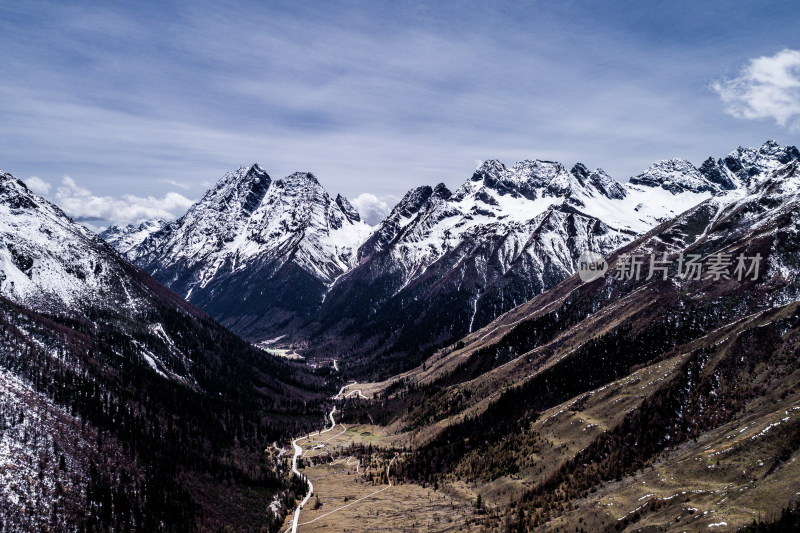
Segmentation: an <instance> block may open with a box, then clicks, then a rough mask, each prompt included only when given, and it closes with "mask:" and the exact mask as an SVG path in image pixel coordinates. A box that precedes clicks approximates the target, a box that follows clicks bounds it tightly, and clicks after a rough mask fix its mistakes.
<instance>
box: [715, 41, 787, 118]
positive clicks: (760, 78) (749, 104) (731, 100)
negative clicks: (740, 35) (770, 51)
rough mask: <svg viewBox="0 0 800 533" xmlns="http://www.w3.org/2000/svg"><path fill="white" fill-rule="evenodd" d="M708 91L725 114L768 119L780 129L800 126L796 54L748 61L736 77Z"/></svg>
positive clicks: (778, 54) (717, 84)
mask: <svg viewBox="0 0 800 533" xmlns="http://www.w3.org/2000/svg"><path fill="white" fill-rule="evenodd" d="M711 87H712V88H713V89H714V90H715V91H716V92H717V93H718V94H719V95H720V97H721V98H722V101H723V102H725V105H726V109H725V111H726V112H728V113H729V114H731V115H733V116H735V117H738V118H746V119H763V118H772V119H774V120H775V122H777V123H778V124H779V125H781V126H789V127H790V128H793V129H794V128H797V127H798V126H800V50H790V49H788V48H786V49H784V50H781V51H780V52H778V53H777V54H775V55H774V56H769V57H767V56H762V57H757V58H754V59H751V60H750V62H749V63H748V65H747V66H745V67H744V68H743V69H742V72H741V73H740V74H739V76H737V77H735V78H732V79H728V80H722V81H715V82H714V83H712V84H711Z"/></svg>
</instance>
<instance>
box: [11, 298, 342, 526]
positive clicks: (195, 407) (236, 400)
mask: <svg viewBox="0 0 800 533" xmlns="http://www.w3.org/2000/svg"><path fill="white" fill-rule="evenodd" d="M165 307H168V306H165ZM89 316H90V319H84V318H81V317H74V316H72V317H67V316H43V315H41V314H38V313H33V312H30V311H28V310H26V309H24V308H21V307H19V306H17V305H15V304H13V303H11V302H9V301H8V300H5V299H3V298H2V297H0V367H2V368H5V369H7V370H8V371H10V372H11V373H12V374H14V375H16V376H19V377H20V378H21V379H23V380H24V381H25V382H27V383H30V384H31V386H32V387H33V388H34V389H35V390H37V391H39V392H40V393H42V394H43V395H45V396H46V397H48V398H51V399H52V400H53V401H54V402H55V403H56V404H57V405H60V406H63V407H64V408H65V409H66V410H67V411H68V412H69V413H71V414H72V416H74V417H76V418H77V419H79V420H81V421H82V422H83V423H84V424H85V425H86V431H87V435H92V434H95V433H96V435H97V436H96V437H92V438H96V439H97V441H98V442H96V443H95V447H96V448H97V449H98V450H104V449H105V447H104V444H103V441H109V442H111V441H113V442H114V443H116V450H117V453H119V454H120V457H118V459H117V460H115V461H114V462H108V461H102V460H101V459H99V458H97V457H95V458H87V459H86V460H85V464H83V465H78V466H79V467H80V468H82V469H83V470H84V471H86V472H88V473H89V479H88V483H87V489H86V493H85V494H84V497H85V502H86V508H85V509H84V510H83V511H82V513H81V514H82V516H81V517H80V520H79V522H80V523H81V527H82V530H84V531H106V530H114V531H126V530H130V529H132V528H133V529H136V530H137V531H193V530H196V529H201V530H216V529H219V528H221V527H223V526H227V525H230V526H231V527H234V528H235V529H237V530H241V531H247V530H248V529H249V528H252V527H255V526H254V525H255V524H258V525H259V526H258V528H257V530H258V529H260V527H261V526H264V527H266V530H267V531H276V530H277V528H278V527H280V523H281V522H282V520H283V516H276V515H274V514H273V513H272V512H271V511H269V509H268V507H269V502H270V501H271V499H272V495H274V494H280V495H282V496H281V497H282V498H284V499H285V500H288V498H287V496H288V494H289V493H290V492H291V491H292V490H293V488H294V489H295V490H299V489H297V487H293V486H292V484H291V482H290V480H289V475H288V473H287V472H283V471H281V465H280V463H279V462H278V461H276V460H274V459H273V458H272V456H271V455H270V454H267V453H264V450H265V448H266V447H268V446H270V445H271V443H272V442H273V441H274V440H278V441H282V440H286V439H288V438H289V437H290V436H292V435H294V434H298V433H301V432H303V431H307V430H310V429H311V427H312V426H313V425H314V424H315V423H316V421H317V419H318V414H319V412H320V410H321V403H320V402H321V401H322V399H323V398H324V397H325V396H326V395H328V394H329V389H328V387H327V385H325V383H324V380H322V379H320V378H318V377H315V376H313V375H310V374H307V373H305V372H304V371H303V370H302V369H300V368H299V367H297V366H294V365H291V364H286V363H283V362H282V361H276V360H275V359H274V358H272V357H269V356H267V355H266V354H264V353H262V352H261V351H260V350H257V349H255V348H253V347H251V346H249V345H248V344H246V343H245V342H243V341H241V340H240V339H238V338H237V337H235V336H234V335H232V334H230V333H228V332H227V331H225V330H223V329H222V328H221V327H219V326H218V325H216V324H215V323H213V321H211V320H210V319H207V318H204V317H200V318H196V317H190V318H188V317H187V316H186V315H185V314H183V313H181V312H179V311H171V310H169V309H166V310H165V309H161V310H158V309H157V310H155V311H150V316H144V317H137V319H138V321H137V320H129V319H128V317H125V316H122V315H115V314H114V313H109V312H107V311H102V312H101V311H94V312H92V313H90V314H89ZM151 321H152V322H151ZM154 322H157V323H159V324H161V327H163V329H164V330H165V331H166V332H168V334H169V336H170V338H171V339H173V340H174V342H175V346H169V345H168V344H167V343H165V342H160V343H159V342H158V339H157V338H154V337H155V335H154V334H153V333H152V332H150V331H149V330H148V327H149V326H150V325H151V324H152V323H154ZM136 343H141V344H142V345H144V346H146V347H147V349H149V350H150V351H151V352H152V353H153V354H154V355H156V356H157V357H159V358H161V357H164V359H163V360H164V361H171V362H170V363H169V368H166V369H165V371H168V372H170V375H172V376H173V377H172V378H171V379H169V378H164V377H162V376H159V375H158V374H156V373H155V372H154V371H153V370H152V369H150V368H149V367H148V366H147V364H146V363H145V361H143V359H142V357H141V347H139V346H137V344H136ZM315 391H316V392H315ZM301 493H302V491H301ZM265 502H266V503H265ZM287 503H290V504H293V502H287Z"/></svg>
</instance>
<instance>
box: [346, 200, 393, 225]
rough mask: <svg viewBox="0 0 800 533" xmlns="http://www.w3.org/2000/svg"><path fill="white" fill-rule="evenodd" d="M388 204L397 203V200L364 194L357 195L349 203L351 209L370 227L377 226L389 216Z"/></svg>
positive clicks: (389, 207) (389, 206) (389, 208)
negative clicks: (356, 211) (351, 206)
mask: <svg viewBox="0 0 800 533" xmlns="http://www.w3.org/2000/svg"><path fill="white" fill-rule="evenodd" d="M388 202H393V203H395V202H397V198H395V197H394V196H384V197H382V198H378V197H377V196H375V195H374V194H370V193H368V192H365V193H361V194H359V195H358V197H357V198H355V199H354V200H351V201H350V203H351V204H353V207H355V208H356V209H357V210H358V212H359V213H360V214H361V218H363V219H364V221H365V222H366V223H367V224H369V225H371V226H374V225H375V224H378V223H379V222H380V221H382V220H383V219H384V218H386V215H388V214H389V211H390V210H391V209H392V205H389V203H388Z"/></svg>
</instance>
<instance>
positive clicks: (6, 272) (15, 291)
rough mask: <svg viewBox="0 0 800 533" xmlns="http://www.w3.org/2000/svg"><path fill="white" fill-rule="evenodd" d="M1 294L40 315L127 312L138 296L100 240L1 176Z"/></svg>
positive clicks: (137, 289) (22, 186) (10, 178)
mask: <svg viewBox="0 0 800 533" xmlns="http://www.w3.org/2000/svg"><path fill="white" fill-rule="evenodd" d="M0 236H2V240H0V292H1V293H2V294H3V295H4V296H6V297H7V298H10V299H11V300H13V301H16V302H18V303H20V304H22V305H25V306H26V307H28V308H31V309H36V310H38V311H48V310H52V309H56V310H61V309H64V308H73V307H76V306H77V305H79V304H81V303H86V302H92V305H95V306H107V307H120V306H121V307H129V306H132V305H134V303H135V299H136V297H137V296H141V293H142V290H141V288H140V287H137V286H135V283H134V281H133V280H132V278H131V277H130V276H126V275H125V274H124V273H123V272H122V270H124V269H125V268H126V267H125V266H124V263H123V262H122V261H120V260H119V258H118V257H117V255H116V254H115V253H114V252H113V250H112V249H111V248H110V247H109V246H108V245H107V244H106V243H105V242H104V241H103V240H102V239H100V238H98V237H97V236H96V235H94V234H93V233H92V232H91V231H89V230H87V229H86V228H84V227H83V226H81V225H79V224H75V223H74V222H72V220H70V219H69V217H67V215H65V214H64V212H63V211H61V209H59V208H58V207H56V206H55V205H53V204H51V203H50V202H48V201H47V200H45V199H44V198H41V197H39V196H37V195H35V194H33V193H32V192H31V191H30V190H28V188H27V187H26V186H25V184H24V183H23V182H21V181H19V180H17V179H16V178H14V177H13V176H11V175H10V174H6V173H2V172H0Z"/></svg>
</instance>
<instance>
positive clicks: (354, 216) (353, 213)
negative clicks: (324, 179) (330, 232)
mask: <svg viewBox="0 0 800 533" xmlns="http://www.w3.org/2000/svg"><path fill="white" fill-rule="evenodd" d="M336 205H338V206H339V209H341V210H342V213H344V214H345V215H346V216H347V218H349V219H350V220H351V221H353V222H361V215H360V214H359V212H358V210H357V209H356V208H355V207H353V204H351V203H350V201H349V200H348V199H347V198H345V197H344V196H342V195H341V194H337V195H336Z"/></svg>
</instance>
